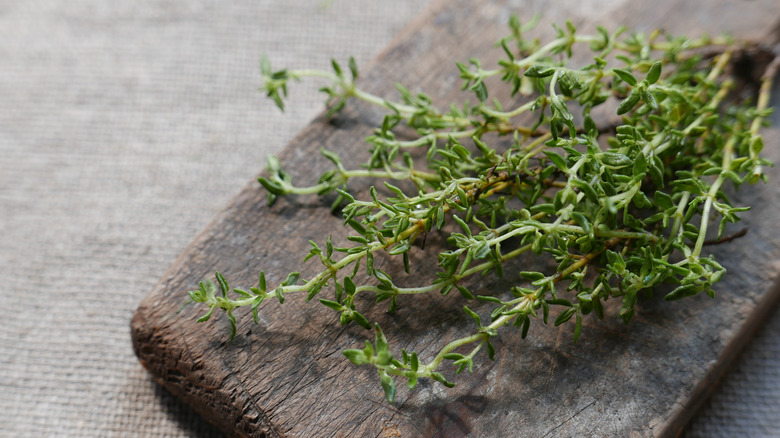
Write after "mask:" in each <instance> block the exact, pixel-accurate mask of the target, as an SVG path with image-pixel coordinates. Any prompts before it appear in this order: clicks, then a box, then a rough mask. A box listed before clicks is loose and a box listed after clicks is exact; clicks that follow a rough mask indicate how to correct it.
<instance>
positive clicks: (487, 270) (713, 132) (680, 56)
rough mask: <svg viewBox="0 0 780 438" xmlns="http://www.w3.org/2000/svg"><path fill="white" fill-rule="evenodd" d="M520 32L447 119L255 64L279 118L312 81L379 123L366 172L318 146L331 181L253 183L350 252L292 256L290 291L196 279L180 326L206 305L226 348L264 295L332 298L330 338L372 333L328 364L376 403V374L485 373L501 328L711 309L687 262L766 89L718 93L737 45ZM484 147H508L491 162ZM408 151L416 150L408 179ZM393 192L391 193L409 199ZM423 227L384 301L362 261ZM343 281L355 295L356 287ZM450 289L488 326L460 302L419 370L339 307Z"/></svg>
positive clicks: (705, 262) (752, 152)
mask: <svg viewBox="0 0 780 438" xmlns="http://www.w3.org/2000/svg"><path fill="white" fill-rule="evenodd" d="M531 27H532V26H530V25H522V24H521V23H520V22H519V20H517V18H515V17H513V18H512V20H511V21H510V30H511V32H510V36H509V37H507V38H505V39H503V40H501V41H500V42H499V44H498V46H499V47H500V48H501V49H502V50H503V53H504V57H503V59H501V60H500V61H499V63H498V68H496V69H484V68H483V67H482V64H481V62H480V61H479V60H476V59H471V60H469V61H468V63H467V64H461V63H457V64H456V67H457V68H458V71H459V74H460V77H461V78H462V80H463V89H464V90H467V91H469V92H471V93H473V95H474V96H475V97H476V101H477V103H476V104H475V105H470V104H468V103H466V104H465V105H463V106H457V105H454V104H453V105H451V106H450V107H449V110H448V111H443V110H440V109H439V108H437V107H436V106H435V105H434V104H433V99H431V98H430V97H429V96H427V95H425V94H423V93H418V94H413V93H412V92H410V91H409V90H408V89H407V88H405V87H403V86H401V85H397V86H396V88H397V90H398V92H399V94H400V100H398V101H390V100H388V99H385V98H382V97H379V96H376V95H373V94H370V93H368V92H366V91H363V90H361V89H360V88H358V87H357V84H356V82H357V79H358V69H357V66H356V64H355V62H354V60H353V59H350V61H349V64H348V69H347V71H348V73H347V71H345V70H344V69H342V67H341V66H340V64H339V63H338V62H336V61H333V62H332V71H320V70H276V71H274V70H272V68H271V65H270V63H269V61H268V60H267V59H266V58H263V60H262V63H261V64H262V65H261V70H262V75H263V81H264V82H263V90H264V91H265V92H266V93H267V95H268V97H269V98H271V99H272V100H273V101H274V102H276V104H277V105H278V106H279V108H281V109H283V108H284V97H285V96H286V93H287V85H288V83H289V81H290V80H298V79H301V78H304V77H308V76H314V77H320V78H324V79H326V80H328V81H330V85H328V86H326V87H324V88H322V91H323V92H324V93H326V94H327V96H328V103H327V104H328V115H332V114H335V113H336V112H338V111H340V110H341V109H343V108H344V106H345V105H346V103H347V101H348V100H349V99H352V98H355V99H360V100H363V101H365V102H368V103H370V104H373V105H376V106H379V107H382V108H384V109H386V110H387V111H388V114H387V115H386V116H385V118H384V120H383V123H382V125H381V126H379V127H377V128H376V129H375V131H374V133H373V134H372V135H371V136H369V137H368V138H367V142H368V144H369V145H370V148H369V151H370V158H369V160H368V161H367V162H366V163H364V164H363V165H362V166H361V167H360V168H357V169H348V168H347V167H346V166H345V165H344V164H343V161H342V159H341V157H339V156H338V154H336V153H335V152H332V151H326V150H323V151H322V154H323V155H324V156H325V157H326V158H327V159H329V160H330V161H331V162H332V163H333V165H334V168H333V169H331V170H329V171H327V172H325V173H324V174H323V175H322V176H321V177H320V179H319V181H318V182H317V183H316V184H315V185H312V186H307V187H299V186H296V185H294V184H293V182H292V178H291V176H290V175H289V174H288V173H287V172H285V171H284V170H283V169H282V166H281V163H280V162H279V161H278V160H277V159H276V158H274V157H270V158H269V160H268V168H267V176H264V177H261V178H260V179H259V182H260V183H261V184H262V186H263V187H264V188H265V189H266V190H267V191H268V194H269V195H268V197H269V203H273V202H274V201H275V200H276V199H277V197H279V196H286V195H306V194H319V195H324V194H327V193H331V192H336V193H337V199H336V201H335V202H334V204H333V208H334V209H335V210H338V211H340V214H341V215H342V216H343V218H344V224H345V226H349V227H350V228H351V230H352V234H351V235H350V236H349V237H348V240H349V242H350V243H351V246H348V247H336V246H334V245H333V242H332V240H331V238H330V237H328V238H327V240H326V241H325V242H324V247H323V246H320V245H321V244H319V243H317V242H314V241H311V242H310V246H311V247H310V251H309V253H308V255H306V257H305V258H304V261H306V260H309V259H314V260H318V261H319V263H320V264H321V265H322V270H321V271H320V272H319V273H318V274H316V275H314V276H313V277H311V278H309V279H301V278H300V274H299V273H298V272H293V273H290V274H289V275H288V276H287V278H286V280H285V281H283V282H282V283H280V284H279V285H277V286H276V287H275V288H269V287H268V285H267V283H266V280H265V274H264V272H262V271H261V272H260V274H259V277H258V282H257V285H256V286H253V287H250V288H249V289H248V290H245V289H240V288H232V291H233V293H232V294H230V291H231V288H230V286H229V285H228V282H227V280H226V279H225V278H224V277H223V276H222V275H221V274H220V273H217V274H216V280H217V284H218V286H217V285H215V284H214V283H212V282H211V281H208V280H207V281H204V282H201V283H200V286H199V289H197V290H193V291H190V292H189V295H190V296H191V297H192V299H193V300H194V301H196V302H199V303H204V304H205V305H206V306H208V307H209V310H208V313H207V314H206V315H204V316H203V317H201V318H200V319H199V321H205V320H207V319H209V317H210V316H211V315H212V313H213V312H214V310H215V309H217V308H219V309H222V310H223V311H225V312H226V314H227V318H228V320H229V321H230V327H231V331H230V337H231V339H232V337H233V336H234V335H235V332H236V320H235V317H234V315H233V310H234V309H236V308H239V307H244V306H250V307H251V310H252V313H253V316H254V319H255V322H256V323H257V321H258V311H259V307H260V306H261V304H262V303H263V302H264V301H265V300H267V299H269V298H275V299H277V300H278V301H279V302H280V303H283V302H284V300H285V296H286V295H288V294H291V293H306V294H307V297H306V300H307V301H309V300H311V299H313V298H315V297H317V296H318V295H319V294H320V293H321V292H322V291H323V290H324V289H325V288H329V287H331V286H332V288H333V296H332V297H329V298H319V301H320V303H322V304H323V305H325V306H326V307H328V308H331V309H333V310H334V311H336V312H338V313H339V321H340V323H341V324H347V323H350V322H352V321H354V322H355V323H357V324H358V325H360V326H362V327H364V328H366V329H372V328H373V330H374V332H375V335H374V342H373V343H371V342H369V341H366V345H365V347H364V348H362V349H349V350H346V351H344V355H345V356H346V357H347V358H348V359H349V360H350V361H352V362H353V363H355V364H357V365H364V364H370V365H372V366H374V367H375V368H376V369H377V371H378V373H379V376H380V382H381V385H382V387H383V388H384V392H385V396H386V398H387V400H388V401H390V402H392V401H393V399H394V397H395V381H394V378H393V377H392V376H398V377H403V378H405V379H406V380H407V384H408V387H409V388H414V387H415V385H416V384H417V381H418V379H420V378H430V379H433V380H436V381H438V382H441V383H443V384H444V385H446V386H452V385H453V383H451V382H450V381H448V380H447V379H446V378H445V376H444V375H443V374H442V372H441V371H440V368H441V366H442V363H443V362H444V361H448V362H451V363H452V364H453V365H455V366H456V373H460V372H462V371H463V370H465V369H468V370H469V371H472V370H473V366H474V359H475V357H476V355H477V353H479V351H481V350H482V349H483V348H484V349H485V350H487V355H488V357H489V358H490V359H493V358H494V355H495V348H494V346H493V344H492V343H491V339H492V338H494V337H495V336H498V333H499V330H500V329H501V328H503V327H505V326H507V325H512V326H514V327H516V328H518V329H519V330H520V331H521V334H522V336H523V337H525V336H526V334H527V332H528V330H529V327H530V323H531V320H532V319H538V318H539V317H540V316H541V319H542V321H543V322H544V323H545V324H546V323H547V322H548V319H549V315H550V314H551V312H552V311H553V309H555V310H559V312H558V314H557V317H556V318H555V319H554V325H556V326H557V325H560V324H563V323H566V322H567V321H570V320H572V319H573V321H574V340H575V342H576V341H577V339H578V338H579V336H580V332H581V329H582V318H583V316H584V315H587V314H589V313H594V314H595V315H596V316H597V317H599V318H603V316H604V305H603V302H604V301H606V300H607V299H609V298H619V299H621V300H622V305H621V308H620V310H619V313H618V314H619V317H621V318H622V319H623V320H624V321H626V322H628V321H629V320H630V319H631V317H632V316H633V314H634V311H635V307H636V303H637V299H638V297H639V294H640V292H641V291H650V290H652V289H653V288H655V287H656V286H658V285H661V284H662V283H672V284H675V285H676V286H675V287H674V288H673V289H672V290H671V291H670V292H669V293H667V294H666V295H665V299H666V300H669V301H673V300H677V299H680V298H684V297H689V296H693V295H696V294H698V293H700V292H705V293H707V294H709V295H710V296H714V292H713V289H712V286H713V285H714V284H715V283H717V282H718V281H719V280H720V279H721V277H722V276H723V274H724V272H725V269H724V268H723V266H721V265H720V263H718V261H716V260H715V259H714V258H713V257H712V256H711V255H710V256H705V255H704V254H703V250H704V246H705V245H706V244H708V243H711V242H712V241H713V240H712V237H713V236H712V234H713V233H712V231H711V229H710V222H711V221H712V220H713V219H714V218H715V217H720V223H719V226H718V230H717V233H716V236H717V237H715V240H718V239H723V237H722V236H723V234H724V231H725V228H726V225H727V224H728V223H732V222H737V221H739V213H741V212H743V211H745V210H747V209H748V207H741V206H733V205H732V204H731V202H730V200H729V199H728V197H727V196H726V195H725V193H724V191H723V188H724V186H725V185H726V184H731V185H733V186H735V187H738V186H740V185H741V184H743V183H745V182H749V183H753V182H756V181H758V180H760V179H765V178H764V175H763V173H762V166H767V165H770V163H769V162H768V161H766V160H765V159H763V158H761V157H760V153H761V149H762V147H763V141H762V139H761V134H760V128H761V126H762V125H763V124H764V120H765V118H766V117H767V115H768V114H769V112H770V109H769V108H767V105H768V100H769V99H768V96H769V90H770V86H769V85H770V84H771V79H772V77H771V75H770V74H766V75H765V76H764V78H763V82H762V85H761V87H760V89H759V90H758V91H757V96H758V98H757V100H756V102H755V103H753V100H752V99H751V98H742V96H740V95H736V94H735V93H734V92H733V90H734V88H735V87H734V85H735V81H736V80H737V79H735V78H734V77H733V75H732V72H731V69H730V67H729V62H730V60H731V58H732V57H733V56H734V55H735V53H737V52H739V51H741V50H743V46H740V45H739V44H738V43H736V42H733V41H731V40H729V39H726V38H700V39H687V38H682V37H670V36H667V35H664V34H662V33H661V32H653V33H651V34H650V35H642V34H630V35H625V29H618V30H617V31H615V32H613V33H609V32H608V31H607V30H606V29H604V28H601V27H599V28H598V31H597V33H596V34H594V35H580V34H578V33H577V30H576V29H575V27H574V26H573V25H572V24H571V23H570V22H568V23H566V26H565V27H563V28H558V27H556V31H557V37H556V38H555V39H553V40H552V41H551V42H549V43H546V44H544V45H542V44H541V43H540V42H539V41H538V40H531V39H528V38H525V37H524V34H525V33H526V32H528V31H529V30H530V28H531ZM713 46H716V47H717V48H718V51H717V55H716V56H706V53H705V52H703V51H702V49H704V48H709V47H713ZM581 49H583V50H590V55H589V60H588V61H586V62H588V63H587V64H586V65H584V66H583V67H575V66H574V65H575V62H574V60H575V59H578V60H580V61H581V60H583V59H588V58H583V57H582V56H580V57H579V58H575V56H574V54H575V53H579V51H580V50H581ZM586 53H587V52H586ZM580 64H581V62H580ZM494 76H498V77H500V78H501V79H502V81H503V82H505V83H506V84H508V86H509V91H510V93H511V95H512V96H513V97H515V99H516V101H517V102H519V103H517V104H514V105H513V106H512V107H511V108H504V107H503V106H502V104H501V103H500V102H499V100H497V99H493V100H490V99H489V94H490V91H489V90H488V87H487V85H486V79H487V78H490V77H494ZM602 105H613V106H614V111H615V112H616V115H618V116H621V117H620V121H619V123H617V124H616V125H614V126H607V127H606V128H603V127H602V128H600V127H599V126H598V125H597V123H596V122H595V121H594V118H593V117H592V110H593V109H594V108H596V107H599V106H602ZM575 114H576V115H575ZM529 120H530V122H528V121H529ZM523 121H525V123H527V124H526V125H523V124H522V123H524V122H523ZM399 124H405V125H407V126H409V127H411V128H414V129H416V131H417V133H418V136H417V138H415V139H411V140H400V139H398V138H397V137H396V134H395V131H394V129H395V128H396V127H397V126H399ZM496 136H503V137H506V138H509V139H510V141H509V143H510V144H509V145H508V146H506V142H503V143H501V142H497V144H498V145H497V146H496V147H491V146H490V143H491V142H496V138H497V137H496ZM412 149H424V150H427V153H426V159H425V168H424V169H422V170H421V169H420V168H419V167H420V163H418V162H416V161H415V160H414V159H413V158H412V154H410V153H409V151H410V150H412ZM356 178H368V179H371V180H382V181H383V185H382V186H380V188H382V193H387V194H386V195H382V194H381V193H380V191H379V190H377V189H376V188H375V187H371V188H370V190H369V192H368V196H367V197H365V198H364V199H357V198H356V197H355V195H354V194H353V193H351V192H350V191H349V189H348V183H349V181H351V180H354V179H356ZM395 181H409V182H411V185H410V187H414V192H410V190H409V189H408V188H407V189H406V190H403V189H401V188H399V187H398V186H397V185H395V184H394V182H395ZM398 185H401V186H403V184H398ZM452 227H455V229H454V231H453V228H452ZM433 231H437V232H440V233H444V234H445V235H446V236H447V242H448V243H449V247H448V248H446V249H445V250H443V251H442V252H440V253H439V254H438V255H437V257H438V265H439V267H440V270H439V271H438V272H436V273H435V276H434V277H433V278H431V279H429V281H428V282H426V283H424V284H421V285H419V286H416V287H399V286H397V285H396V284H395V281H394V279H393V278H392V277H391V276H390V275H389V274H388V273H387V272H385V271H382V270H381V269H379V268H377V267H375V266H374V257H375V255H377V254H379V253H386V254H387V255H389V256H392V257H400V258H401V263H402V264H403V266H404V268H405V270H406V271H407V272H409V253H410V252H411V251H413V248H414V247H413V244H414V242H415V241H416V240H417V239H419V238H420V236H425V235H427V234H428V233H431V232H433ZM708 237H710V240H707V239H708ZM509 242H514V244H513V245H508V243H509ZM505 247H509V249H505ZM414 250H415V251H416V250H417V249H414ZM528 254H534V255H536V256H539V257H542V258H548V259H552V260H554V261H555V262H556V263H557V269H556V270H555V271H554V272H548V273H545V272H538V271H523V272H519V273H511V274H510V275H509V276H510V279H511V280H515V281H516V284H515V286H513V287H511V289H510V290H509V291H508V292H509V294H507V295H499V296H500V297H504V298H500V297H499V296H497V295H479V293H480V292H482V291H472V290H469V289H468V282H466V279H468V278H469V277H471V276H474V275H477V274H480V275H485V274H493V275H496V276H498V277H503V276H504V274H505V272H504V270H503V267H504V265H505V264H506V263H507V262H508V261H509V260H511V259H513V258H516V257H519V256H521V255H528ZM361 264H362V265H361ZM361 266H362V267H363V269H364V270H365V273H366V274H367V275H368V276H369V277H370V278H372V279H373V280H374V281H373V282H368V283H365V284H358V283H356V278H357V275H358V273H360V272H361ZM453 290H457V291H458V292H459V294H460V295H461V296H462V297H463V298H464V299H466V300H470V301H473V300H480V301H484V302H489V303H492V305H494V310H493V311H492V313H491V315H490V321H483V320H482V318H481V317H480V316H479V315H477V313H476V312H474V311H472V310H471V309H470V308H469V307H468V305H464V306H463V311H464V313H465V314H466V315H468V316H469V317H471V318H473V319H474V321H475V323H476V329H475V331H474V333H473V334H471V335H469V336H465V337H463V338H460V339H456V340H454V341H452V342H450V343H448V344H446V345H444V346H443V347H441V349H440V350H439V351H438V353H436V354H435V355H434V356H433V357H432V358H430V359H429V360H428V362H424V361H422V360H421V358H420V356H419V355H418V354H417V353H416V352H411V353H409V352H407V351H406V350H403V349H402V350H401V354H400V357H399V356H396V355H394V354H393V353H392V352H391V350H390V347H389V346H388V343H387V339H386V338H385V335H384V334H383V332H382V330H381V329H380V327H379V325H378V324H377V323H375V322H374V323H373V324H372V322H371V321H369V320H368V318H367V317H366V316H365V315H363V314H362V313H361V312H360V311H359V310H358V309H357V308H356V305H355V303H356V300H355V299H356V297H357V296H359V295H362V294H373V295H374V296H375V298H376V301H377V302H380V301H385V300H387V301H389V303H390V304H389V311H390V312H393V311H394V310H395V309H396V307H397V305H398V302H397V299H398V297H399V296H401V295H418V294H427V293H433V292H439V293H441V294H444V295H446V294H448V293H450V292H451V291H453ZM507 296H508V298H507ZM233 297H235V298H233Z"/></svg>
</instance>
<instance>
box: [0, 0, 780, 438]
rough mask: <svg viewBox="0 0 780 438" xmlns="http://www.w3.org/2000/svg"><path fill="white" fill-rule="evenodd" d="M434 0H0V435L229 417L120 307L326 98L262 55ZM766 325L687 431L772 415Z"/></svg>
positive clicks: (333, 48) (375, 43)
mask: <svg viewBox="0 0 780 438" xmlns="http://www.w3.org/2000/svg"><path fill="white" fill-rule="evenodd" d="M427 3H428V2H427V1H419V0H393V1H380V0H372V1H362V2H357V1H354V0H353V1H350V0H334V1H323V0H308V1H307V0H295V1H292V0H285V1H232V2H224V1H216V0H211V1H209V0H192V1H187V2H175V1H164V0H135V1H116V0H95V1H83V0H81V1H69V2H58V1H53V0H25V1H21V0H17V1H12V0H11V1H9V0H5V1H0V268H2V277H3V285H4V287H3V290H2V293H0V436H8V437H12V436H36V437H38V436H57V437H62V436H72V437H88V436H169V437H179V436H218V435H219V434H218V433H217V432H216V431H215V430H214V429H212V428H211V427H210V426H208V425H207V424H204V423H203V422H202V420H200V419H199V418H198V417H197V416H196V415H195V414H193V413H192V411H191V410H189V409H188V408H187V407H186V406H184V405H183V404H181V403H180V402H178V401H177V400H175V399H174V398H173V397H171V396H170V395H169V394H168V393H166V392H165V391H164V390H162V389H160V387H158V386H157V385H156V384H154V383H153V382H152V381H151V379H150V377H149V376H148V375H147V374H146V372H145V371H144V369H143V368H142V367H141V365H140V364H139V363H138V362H137V360H136V359H135V357H134V355H133V353H132V348H131V345H130V337H129V327H128V324H129V320H130V316H131V314H132V312H133V310H134V309H135V307H136V305H137V304H138V303H139V301H140V300H141V298H142V297H143V296H144V295H145V294H146V293H147V292H148V291H149V290H150V289H151V288H152V286H153V284H154V283H155V282H156V281H157V279H158V278H159V276H160V275H161V274H162V273H163V271H164V270H165V269H166V268H167V266H168V265H169V264H170V263H171V262H172V261H173V259H174V258H175V257H176V255H177V254H178V253H179V252H180V251H181V250H182V249H183V248H184V247H185V246H186V245H187V244H188V243H189V242H190V241H191V239H192V238H193V237H194V236H195V234H196V233H197V232H198V231H200V230H201V229H203V227H205V225H206V224H207V223H208V222H209V221H210V219H211V218H212V217H213V216H214V215H215V214H216V213H217V212H218V211H219V210H220V209H222V208H223V207H224V206H225V205H226V203H227V202H228V201H229V200H230V199H231V197H232V196H233V195H234V194H236V193H237V192H238V190H239V189H240V188H241V187H243V186H244V185H245V184H246V182H247V181H248V180H250V179H251V178H252V177H253V176H254V175H255V174H256V173H257V172H258V170H259V169H261V168H262V167H263V165H264V160H265V156H266V154H268V153H270V152H274V151H277V150H279V149H280V148H282V147H283V146H284V145H285V144H286V143H287V141H288V140H289V139H290V138H291V137H292V136H293V135H295V133H296V132H297V131H298V130H299V129H300V128H302V127H303V126H304V125H305V124H306V123H307V121H308V120H310V119H311V118H312V117H313V116H314V115H316V114H317V113H318V112H319V111H320V110H321V108H322V107H321V104H322V99H321V97H320V96H319V95H318V94H317V93H316V91H315V90H316V88H317V87H318V85H317V84H316V83H312V82H309V83H302V84H298V85H296V86H295V87H293V88H292V89H291V90H290V91H291V99H290V102H289V106H288V109H287V112H286V114H284V115H282V114H280V113H279V111H278V110H277V109H276V108H275V107H274V106H273V105H272V104H270V103H269V102H268V101H266V100H265V99H264V98H263V97H262V96H261V94H260V93H258V92H257V87H258V85H259V67H258V61H259V56H260V54H261V53H267V54H268V55H269V57H270V58H271V59H272V60H273V61H274V63H275V64H276V65H278V66H283V65H295V66H300V67H326V66H327V65H328V64H327V63H328V60H329V58H330V57H337V58H340V59H346V57H347V56H348V55H351V54H352V55H355V57H356V58H357V60H358V61H359V62H360V63H361V64H365V63H366V62H367V61H369V60H370V59H372V58H373V57H374V56H375V55H376V54H377V53H378V52H379V51H380V50H381V49H382V48H383V47H384V46H385V45H386V44H387V43H388V42H389V41H390V39H391V37H392V36H393V35H394V34H395V33H396V32H397V31H398V30H399V29H400V28H401V27H403V26H404V25H405V24H406V23H408V22H409V21H410V20H411V19H413V18H414V17H415V16H416V15H418V14H419V13H420V12H421V11H422V10H423V9H424V8H425V7H426V5H427ZM777 329H780V315H776V316H775V317H774V318H773V319H772V322H771V326H770V327H768V328H767V329H765V331H764V332H763V334H762V336H760V337H759V338H758V339H757V340H756V341H755V342H754V343H753V345H752V347H751V349H750V351H749V353H748V354H747V356H746V357H745V359H744V360H742V362H741V363H740V366H739V367H738V368H737V369H736V371H735V373H734V374H733V375H732V376H731V377H730V380H729V381H728V383H727V384H726V385H725V386H724V387H723V388H722V390H721V391H720V392H719V395H718V396H717V397H716V398H715V400H714V402H712V403H711V405H710V408H709V409H708V410H707V411H706V412H705V414H704V415H703V416H701V417H700V418H699V419H698V420H696V421H695V422H694V423H693V426H692V429H691V435H692V436H715V435H721V436H737V435H739V436H758V435H761V434H765V435H768V434H771V433H774V432H775V431H776V430H777V429H778V427H780V420H778V418H779V417H780V415H778V412H779V411H780V409H779V408H778V405H780V376H778V368H777V364H778V363H780V343H779V342H778V341H776V340H774V339H772V336H771V334H772V333H775V332H776V330H777Z"/></svg>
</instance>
